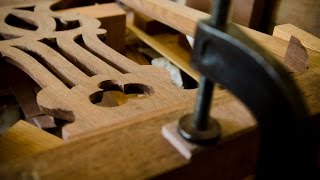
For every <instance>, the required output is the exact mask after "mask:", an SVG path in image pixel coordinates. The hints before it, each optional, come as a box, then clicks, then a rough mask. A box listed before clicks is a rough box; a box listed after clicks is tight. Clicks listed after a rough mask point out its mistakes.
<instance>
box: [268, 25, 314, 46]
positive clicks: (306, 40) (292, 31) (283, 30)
mask: <svg viewBox="0 0 320 180" xmlns="http://www.w3.org/2000/svg"><path fill="white" fill-rule="evenodd" d="M272 36H274V37H277V38H280V39H283V40H285V41H289V40H290V37H291V36H295V37H297V38H298V39H299V40H300V41H301V43H302V44H303V45H304V46H305V47H306V48H309V49H312V50H314V51H318V52H320V39H319V38H317V37H316V36H314V35H312V34H310V33H307V32H305V31H303V30H302V29H299V28H298V27H296V26H294V25H292V24H282V25H278V26H275V27H274V30H273V34H272Z"/></svg>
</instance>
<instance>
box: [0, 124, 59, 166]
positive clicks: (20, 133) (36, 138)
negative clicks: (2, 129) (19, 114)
mask: <svg viewBox="0 0 320 180" xmlns="http://www.w3.org/2000/svg"><path fill="white" fill-rule="evenodd" d="M62 144H63V140H62V139H60V138H58V137H56V136H53V135H51V134H49V133H47V132H45V131H42V130H41V129H39V128H36V127H34V126H33V125H31V124H29V123H27V122H26V121H22V120H20V121H18V122H17V123H16V124H15V125H14V126H12V127H11V128H10V129H9V130H8V131H7V132H6V133H5V134H3V135H0V147H1V148H0V164H1V165H5V164H7V163H8V162H10V161H16V160H18V159H23V158H27V157H31V156H33V155H35V154H38V153H40V152H44V151H47V150H49V149H53V148H54V147H57V146H60V145H62Z"/></svg>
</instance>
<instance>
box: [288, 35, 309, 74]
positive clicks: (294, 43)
mask: <svg viewBox="0 0 320 180" xmlns="http://www.w3.org/2000/svg"><path fill="white" fill-rule="evenodd" d="M284 64H285V65H286V66H287V67H288V69H289V70H290V72H303V71H305V70H307V68H308V53H307V50H306V48H305V47H304V46H303V45H302V44H301V42H300V41H299V39H297V38H296V37H294V36H291V38H290V41H289V45H288V49H287V52H286V55H285V57H284Z"/></svg>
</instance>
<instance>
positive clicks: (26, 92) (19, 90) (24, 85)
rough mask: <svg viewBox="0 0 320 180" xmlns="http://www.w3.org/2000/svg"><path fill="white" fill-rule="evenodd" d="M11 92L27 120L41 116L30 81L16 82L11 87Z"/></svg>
mask: <svg viewBox="0 0 320 180" xmlns="http://www.w3.org/2000/svg"><path fill="white" fill-rule="evenodd" d="M11 90H12V92H13V94H14V96H15V98H16V100H17V102H18V103H19V105H20V107H21V109H22V111H23V113H24V115H25V117H26V118H27V119H28V118H31V117H34V116H38V115H42V114H43V112H42V111H41V110H40V108H39V106H38V103H37V101H36V96H35V94H34V91H33V88H32V86H31V82H30V81H27V82H17V83H15V84H13V85H11Z"/></svg>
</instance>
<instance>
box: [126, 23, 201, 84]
mask: <svg viewBox="0 0 320 180" xmlns="http://www.w3.org/2000/svg"><path fill="white" fill-rule="evenodd" d="M127 27H128V28H129V29H130V30H131V31H132V32H133V33H134V34H135V35H136V36H137V37H138V38H140V39H141V40H143V41H144V42H145V43H147V44H148V45H149V46H151V47H152V48H153V49H155V50H156V51H158V52H159V53H160V54H162V55H163V56H164V57H166V58H167V59H169V60H170V61H171V62H172V63H173V64H175V65H176V66H177V67H179V68H180V69H181V70H182V71H184V72H186V73H187V74H188V75H189V76H191V77H192V78H193V79H195V80H198V79H199V73H198V72H196V71H195V70H193V69H192V68H191V67H190V65H189V60H190V55H189V53H188V52H186V51H185V50H184V49H183V48H181V47H179V46H178V44H177V39H176V40H175V43H172V41H170V42H166V39H170V40H172V39H173V38H174V37H173V38H172V36H173V35H171V34H162V35H154V36H150V35H148V34H146V33H145V32H143V31H141V30H140V29H139V28H137V27H136V26H135V25H133V23H132V21H129V22H128V23H127Z"/></svg>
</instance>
